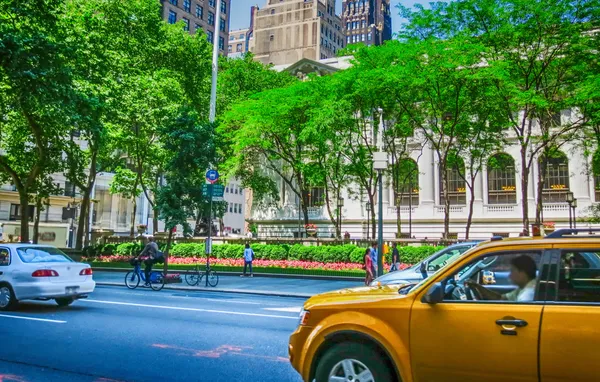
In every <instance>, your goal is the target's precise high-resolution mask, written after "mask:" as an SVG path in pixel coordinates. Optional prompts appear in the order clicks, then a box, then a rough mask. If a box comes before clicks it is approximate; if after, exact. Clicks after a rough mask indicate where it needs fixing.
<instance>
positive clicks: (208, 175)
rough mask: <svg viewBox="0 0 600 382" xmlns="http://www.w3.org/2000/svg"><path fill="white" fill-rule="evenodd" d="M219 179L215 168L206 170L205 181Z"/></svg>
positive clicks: (211, 182) (214, 181)
mask: <svg viewBox="0 0 600 382" xmlns="http://www.w3.org/2000/svg"><path fill="white" fill-rule="evenodd" d="M218 180H219V173H218V172H217V170H208V171H207V172H206V181H207V182H208V183H210V184H213V183H216V182H217V181H218Z"/></svg>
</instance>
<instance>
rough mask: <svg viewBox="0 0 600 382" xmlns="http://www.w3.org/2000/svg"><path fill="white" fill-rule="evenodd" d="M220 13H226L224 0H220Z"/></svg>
mask: <svg viewBox="0 0 600 382" xmlns="http://www.w3.org/2000/svg"><path fill="white" fill-rule="evenodd" d="M221 13H222V14H224V15H226V14H227V3H226V2H225V1H221Z"/></svg>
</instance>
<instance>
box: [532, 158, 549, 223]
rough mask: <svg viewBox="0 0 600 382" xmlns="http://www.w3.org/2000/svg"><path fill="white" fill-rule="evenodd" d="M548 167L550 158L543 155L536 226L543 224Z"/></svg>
mask: <svg viewBox="0 0 600 382" xmlns="http://www.w3.org/2000/svg"><path fill="white" fill-rule="evenodd" d="M547 167H548V157H547V156H546V155H542V158H540V166H539V169H540V171H539V174H538V180H537V197H536V204H535V224H542V220H543V216H542V215H543V208H544V183H545V182H546V168H547Z"/></svg>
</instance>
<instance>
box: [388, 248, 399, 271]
mask: <svg viewBox="0 0 600 382" xmlns="http://www.w3.org/2000/svg"><path fill="white" fill-rule="evenodd" d="M398 269H400V252H398V243H393V244H392V267H391V268H390V272H394V271H397V270H398Z"/></svg>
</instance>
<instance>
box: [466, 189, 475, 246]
mask: <svg viewBox="0 0 600 382" xmlns="http://www.w3.org/2000/svg"><path fill="white" fill-rule="evenodd" d="M474 183H475V179H471V185H470V186H469V191H470V192H471V199H469V216H468V217H467V227H466V231H465V240H469V234H470V232H471V224H472V223H473V207H474V206H475V187H474Z"/></svg>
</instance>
